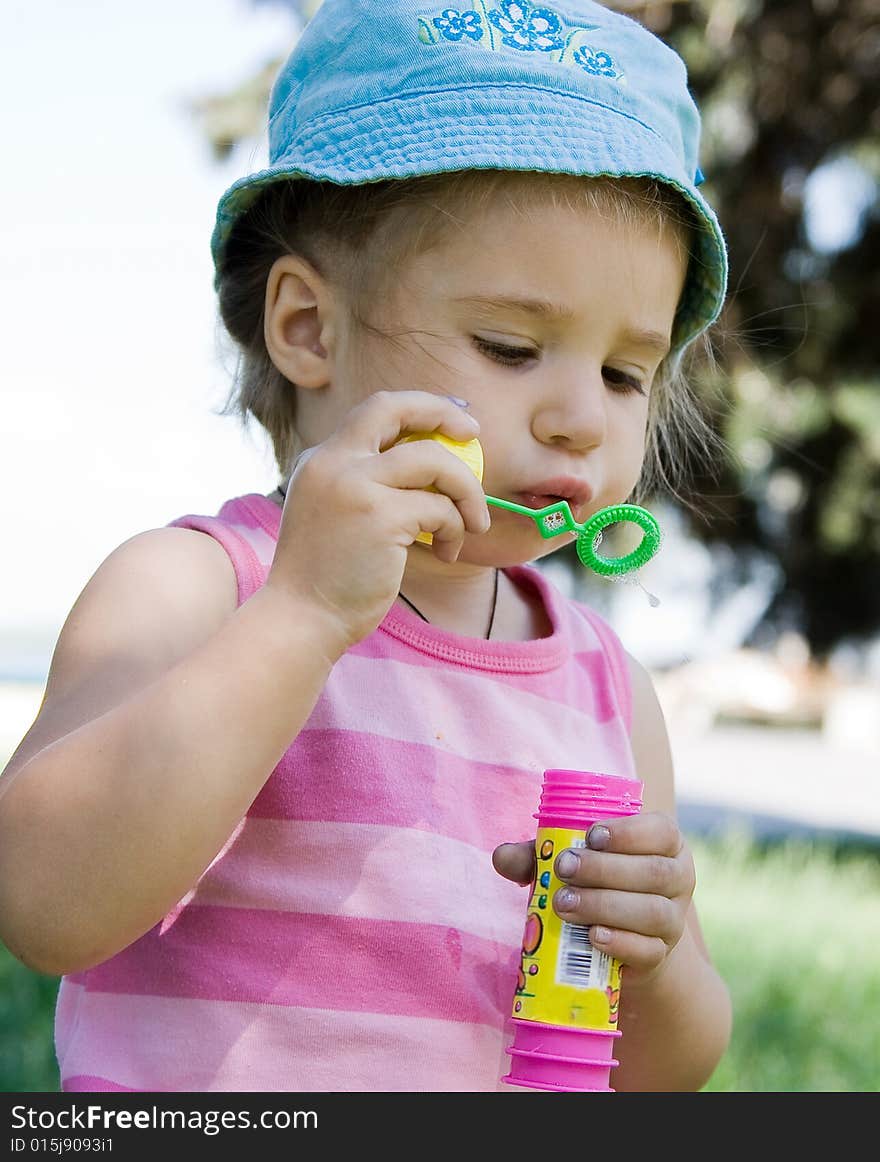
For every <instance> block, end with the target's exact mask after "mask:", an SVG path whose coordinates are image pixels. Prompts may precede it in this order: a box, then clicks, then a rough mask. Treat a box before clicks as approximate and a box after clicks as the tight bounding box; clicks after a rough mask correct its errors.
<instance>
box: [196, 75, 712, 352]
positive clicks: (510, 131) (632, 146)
mask: <svg viewBox="0 0 880 1162" xmlns="http://www.w3.org/2000/svg"><path fill="white" fill-rule="evenodd" d="M511 88H512V86H509V85H505V86H503V92H502V91H501V90H500V89H499V92H498V94H497V98H496V101H495V106H496V108H497V110H498V112H497V114H493V111H492V103H493V102H492V87H491V86H483V87H481V90H480V96H481V101H480V102H479V107H478V108H477V107H476V106H475V102H474V99H473V93H472V91H470V90H463V91H461V93H456V92H454V91H453V92H449V91H447V92H444V93H443V94H435V93H424V94H418V95H415V96H410V97H407V98H405V99H397V100H388V101H384V102H380V103H378V104H370V105H364V106H361V107H355V108H349V109H346V110H344V111H341V112H339V113H337V114H332V115H329V116H327V115H325V116H324V117H322V118H321V119H320V120H314V121H311V122H308V121H307V122H304V123H303V124H302V125H301V126H300V127H299V128H298V131H297V132H296V134H295V135H294V136H292V138H291V140H290V141H289V143H288V146H287V149H286V150H285V153H284V154H283V155H282V156H281V157H280V158H279V159H278V160H277V161H276V162H274V163H273V164H272V165H271V166H269V167H267V168H266V169H263V170H260V171H259V172H257V173H253V174H250V175H248V176H247V177H244V178H241V179H239V180H238V181H237V182H235V183H234V184H233V185H232V186H230V187H229V189H228V190H227V191H226V193H225V194H224V195H223V196H222V198H221V199H220V203H219V206H218V210H217V222H216V225H215V228H214V233H213V236H212V239H211V250H212V254H213V257H214V264H215V269H216V270H217V272H219V271H220V270H221V269H222V266H223V258H224V251H225V246H226V242H227V240H228V238H229V235H230V233H231V231H232V229H233V227H234V225H235V222H236V221H237V220H238V218H239V217H240V216H241V215H242V214H243V213H244V212H245V211H246V210H247V209H248V208H249V207H250V206H251V205H252V204H253V203H254V202H255V201H256V199H257V198H258V197H259V195H260V193H261V192H262V191H263V190H264V189H265V188H266V186H268V185H271V184H272V183H274V182H277V181H282V180H289V179H296V178H308V179H312V180H316V181H330V182H335V183H338V184H340V185H361V184H364V183H367V182H375V181H387V180H390V179H400V178H409V177H417V176H420V175H423V174H435V173H451V172H456V171H461V170H473V169H493V170H514V171H533V172H541V173H567V174H575V175H581V176H591V177H600V176H608V177H648V178H653V179H655V180H657V181H660V182H665V183H666V184H667V185H670V186H672V187H674V188H675V189H677V190H678V191H679V192H680V193H681V194H682V196H683V197H684V198H685V199H686V200H687V202H688V203H689V204H690V206H691V207H692V208H693V210H694V212H695V216H696V220H697V223H698V225H699V234H698V239H697V247H696V252H695V253H694V254H693V255H692V257H691V263H690V268H689V272H688V278H687V282H686V284H685V289H684V293H683V295H682V299H681V302H680V303H679V308H678V312H677V314H676V319H675V324H674V328H673V336H672V340H673V349H674V350H680V349H681V348H682V347H684V346H685V345H686V344H687V343H688V342H690V341H691V340H692V339H693V338H695V337H696V336H697V335H698V334H700V333H701V332H702V331H704V330H705V329H706V328H707V327H708V326H709V325H710V324H711V323H713V322H714V321H715V319H717V317H718V315H719V314H720V312H721V308H722V306H723V304H724V296H725V292H726V286H727V250H726V246H725V242H724V237H723V234H722V232H721V228H720V226H719V224H718V220H717V218H716V216H715V213H714V212H713V210H712V208H711V207H710V206H709V204H708V203H707V202H706V200H705V199H704V198H703V197H702V195H701V194H700V192H699V190H698V189H697V187H696V186H695V184H694V175H692V174H686V173H684V172H683V170H682V166H681V162H680V160H679V159H678V158H677V157H676V156H675V155H674V153H673V152H672V150H670V148H669V146H668V145H667V144H666V142H665V141H664V140H663V139H662V138H661V137H659V136H658V135H657V134H656V133H654V132H653V131H652V130H651V129H650V128H648V127H647V126H646V125H645V124H643V123H642V122H641V121H639V120H637V119H636V118H634V117H632V116H629V115H627V114H625V113H623V112H621V111H619V110H617V109H614V108H611V107H609V106H607V105H603V104H601V103H599V102H595V101H590V100H587V99H585V98H583V97H575V96H572V97H571V98H570V99H568V100H566V101H560V98H559V94H558V93H556V94H553V96H552V100H549V99H547V98H546V97H545V96H544V93H543V91H542V90H541V89H540V88H530V87H528V86H521V87H519V89H520V91H519V92H518V93H516V94H512V93H511ZM526 158H527V159H528V162H527V163H526V162H525V161H524V159H526Z"/></svg>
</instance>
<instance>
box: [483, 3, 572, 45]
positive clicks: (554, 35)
mask: <svg viewBox="0 0 880 1162" xmlns="http://www.w3.org/2000/svg"><path fill="white" fill-rule="evenodd" d="M489 19H490V20H491V21H492V23H493V24H494V25H495V27H496V28H497V29H499V31H500V32H502V33H503V36H502V38H501V39H502V40H503V41H504V43H505V44H507V45H509V46H510V47H511V48H518V49H522V50H523V51H525V52H534V51H535V50H536V49H537V50H538V51H539V52H555V51H556V49H560V48H562V47H563V44H564V41H563V39H562V37H561V36H560V35H559V34H560V32H561V31H562V21H561V20H560V18H559V17H558V16H557V15H556V13H555V12H553V11H552V10H551V9H550V8H543V7H539V6H538V5H537V4H520V3H517V2H516V0H502V3H501V4H499V5H498V7H497V8H493V9H492V11H491V12H490V13H489Z"/></svg>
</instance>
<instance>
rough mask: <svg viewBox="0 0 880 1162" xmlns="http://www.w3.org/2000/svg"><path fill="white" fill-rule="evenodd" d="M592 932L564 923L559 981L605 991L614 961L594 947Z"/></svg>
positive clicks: (557, 975) (557, 973) (557, 976)
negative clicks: (591, 939)
mask: <svg viewBox="0 0 880 1162" xmlns="http://www.w3.org/2000/svg"><path fill="white" fill-rule="evenodd" d="M589 932H590V929H589V927H588V926H587V925H586V924H566V923H565V922H564V921H563V924H562V932H561V934H560V940H559V963H558V965H557V966H556V980H557V982H558V983H559V984H571V985H574V986H575V987H576V988H582V989H586V988H594V989H605V988H607V987H608V983H609V981H610V980H611V957H610V956H609V955H608V954H607V953H606V952H597V951H596V949H595V948H594V947H593V946H592V944H591V943H590V936H589Z"/></svg>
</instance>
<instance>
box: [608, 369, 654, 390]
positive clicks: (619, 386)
mask: <svg viewBox="0 0 880 1162" xmlns="http://www.w3.org/2000/svg"><path fill="white" fill-rule="evenodd" d="M602 374H603V375H604V376H605V378H606V379H607V381H608V382H609V383H610V384H611V387H612V389H613V390H614V391H616V392H619V393H620V394H621V395H627V394H629V393H630V392H633V391H637V392H638V393H639V395H644V394H645V385H644V384H643V383H641V382H640V381H639V380H638V379H636V378H635V377H634V376H632V375H627V374H626V372H624V371H618V370H617V369H616V368H614V367H603V368H602Z"/></svg>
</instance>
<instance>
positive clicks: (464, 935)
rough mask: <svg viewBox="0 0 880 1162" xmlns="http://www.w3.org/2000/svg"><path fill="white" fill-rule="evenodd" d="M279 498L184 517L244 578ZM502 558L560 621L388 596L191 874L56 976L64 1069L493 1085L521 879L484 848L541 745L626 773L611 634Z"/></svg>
mask: <svg viewBox="0 0 880 1162" xmlns="http://www.w3.org/2000/svg"><path fill="white" fill-rule="evenodd" d="M279 522H280V510H279V509H278V507H277V506H276V505H274V504H273V503H272V502H271V501H268V500H267V499H266V498H265V497H263V496H259V495H248V496H243V497H239V498H237V499H235V500H231V501H228V502H227V503H226V504H224V505H223V507H222V508H221V510H220V512H219V514H218V515H217V516H216V517H207V516H187V517H183V518H181V519H180V520H177V521H175V522H174V524H175V525H178V526H182V527H185V528H191V529H197V530H201V531H203V532H205V533H207V534H209V535H211V536H213V537H215V538H216V539H217V540H218V541H219V542H220V543H221V544H222V545H223V547H224V548H225V549H226V551H227V552H228V554H229V556H230V558H231V560H232V562H233V565H234V567H235V571H236V575H237V578H238V588H239V600H240V602H244V601H246V600H247V599H248V598H249V597H250V596H251V595H252V594H253V593H254V592H255V591H256V590H257V589H258V588H259V586H260V585H261V584H262V583H263V581H264V580H265V577H266V574H267V571H268V568H269V565H270V563H271V560H272V555H273V551H274V547H275V542H276V538H277V534H278V526H279ZM507 575H508V577H509V578H510V579H511V580H512V581H513V582H514V584H516V585H518V586H522V587H531V588H532V589H533V590H535V591H537V593H538V594H539V595H540V597H541V599H542V600H543V602H544V604H545V607H546V610H547V613H548V616H549V619H550V622H551V624H552V626H553V632H552V634H551V636H549V637H545V638H540V639H537V640H533V641H515V642H505V641H488V642H487V641H481V640H477V639H474V638H466V637H461V636H459V635H456V634H453V633H448V632H445V631H444V630H441V629H438V628H436V627H435V626H432V625H429V624H427V623H425V622H423V621H422V620H420V619H419V618H418V617H416V615H415V614H413V613H410V612H409V610H407V609H403V608H398V607H397V606H395V607H393V608H392V609H391V610H390V612H389V613H388V615H387V616H386V618H385V620H384V621H383V622H382V624H381V625H380V626H379V628H378V629H377V630H376V631H375V632H374V633H372V634H371V635H370V636H369V637H367V638H366V639H364V640H363V641H362V642H360V643H359V644H358V645H357V646H355V647H353V648H352V649H351V650H349V651H348V652H347V653H346V654H345V655H344V656H343V657H342V658H341V659H340V660H339V661H338V662H337V664H336V666H335V667H334V669H333V671H332V673H331V675H330V678H329V680H328V682H327V685H326V687H325V689H324V690H323V692H322V694H321V696H320V698H319V700H318V703H317V704H316V706H315V709H314V711H313V713H312V715H311V717H310V718H309V720H308V722H307V723H306V725H305V726H304V728H303V729H302V731H301V732H300V734H299V735H298V736H297V738H296V739H295V740H294V742H293V743H292V744H291V746H290V748H289V749H288V750H287V752H286V753H285V755H284V757H283V758H282V760H281V762H280V763H279V764H278V766H277V767H276V768H275V770H274V771H273V772H272V774H271V775H270V777H269V778H268V779H267V781H266V783H265V784H264V786H263V788H262V790H261V791H260V793H259V794H258V795H257V797H256V799H255V800H254V802H253V803H252V805H251V807H250V809H249V810H248V812H247V814H246V815H245V817H244V818H243V819H242V820H241V821H240V822H239V824H238V826H237V827H236V829H235V831H234V832H233V834H232V835H230V837H229V839H228V841H227V843H226V844H225V846H224V848H223V849H222V851H220V852H219V853H218V855H217V856H216V858H215V859H214V861H213V862H212V864H211V865H210V866H209V867H208V869H207V870H206V871H205V872H204V873H203V875H202V876H201V878H200V879H199V881H198V883H197V884H196V885H195V887H194V888H193V889H192V891H191V892H189V893H188V894H187V895H186V896H185V897H184V899H182V900H181V901H180V902H179V903H178V905H177V906H176V907H175V908H174V909H173V910H172V911H171V912H170V913H169V914H168V915H167V916H166V917H165V918H164V919H163V920H162V922H161V923H160V924H158V925H156V927H155V928H153V929H151V930H150V931H149V932H147V933H146V934H145V935H144V936H142V937H141V938H140V939H139V940H137V941H135V942H134V943H133V944H131V945H130V946H129V947H128V948H126V949H124V950H123V951H122V952H120V953H119V954H117V955H116V956H114V957H112V958H111V959H110V960H108V961H106V962H104V963H103V964H99V965H97V966H96V967H94V968H91V969H89V970H88V971H85V972H81V973H76V974H74V975H71V976H67V977H64V978H63V980H62V982H61V987H60V991H59V997H58V1005H57V1012H56V1021H55V1039H56V1050H57V1055H58V1062H59V1067H60V1072H61V1083H62V1089H64V1090H67V1091H87V1092H97V1091H101V1090H135V1091H152V1092H158V1091H190V1092H193V1091H236V1092H245V1091H251V1092H262V1091H288V1092H308V1091H316V1092H328V1091H332V1092H340V1091H383V1092H388V1091H405V1090H406V1091H453V1090H466V1091H487V1090H489V1091H491V1090H496V1089H498V1088H499V1079H500V1077H501V1076H503V1075H504V1074H505V1073H506V1072H507V1070H508V1062H509V1058H508V1057H507V1055H506V1054H505V1052H504V1050H505V1047H506V1046H507V1045H508V1044H510V1041H511V1032H510V1029H511V1026H510V1025H509V1015H510V1009H511V1004H512V1000H513V991H514V988H515V984H516V975H517V968H518V964H519V949H520V942H521V939H522V932H523V925H524V919H525V909H526V889H524V888H521V887H519V886H518V885H516V884H512V883H509V882H508V881H506V880H504V879H502V877H501V876H499V875H498V874H497V873H496V872H495V871H494V869H493V868H492V863H491V852H492V850H493V848H494V847H496V846H497V845H498V844H499V843H502V842H505V841H510V840H521V839H527V838H531V837H532V836H533V835H534V829H535V819H534V812H535V811H536V810H537V803H538V795H539V791H540V785H541V776H542V772H543V770H544V769H545V768H546V767H572V768H579V769H592V770H598V771H605V772H607V773H610V774H618V775H632V774H634V765H633V758H632V752H631V748H630V740H629V719H630V689H629V680H628V671H627V666H626V659H625V656H624V653H623V650H622V648H621V646H620V643H619V641H618V640H617V638H616V636H615V635H614V633H613V632H612V631H611V630H610V628H609V627H608V626H607V624H606V623H605V622H604V621H603V620H602V619H600V618H599V617H598V616H597V615H596V614H595V613H594V612H592V611H590V610H589V609H587V608H586V607H585V606H583V605H581V604H579V603H576V602H573V601H571V600H568V599H567V598H565V597H563V596H562V594H561V593H560V592H559V591H558V590H557V589H556V588H555V587H554V586H553V585H552V584H551V583H550V582H549V580H548V579H547V577H546V576H545V575H544V574H542V573H541V572H540V571H539V570H538V569H536V568H532V567H521V568H512V569H509V570H507Z"/></svg>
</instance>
